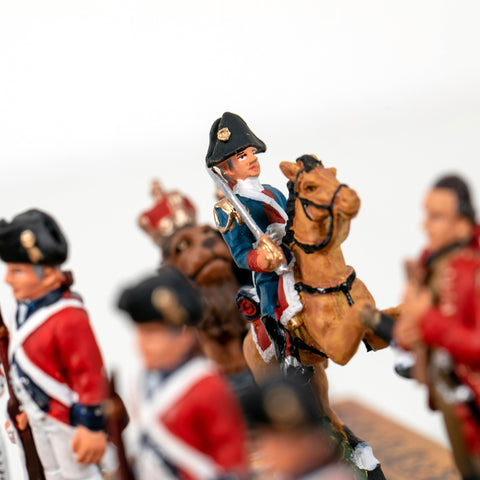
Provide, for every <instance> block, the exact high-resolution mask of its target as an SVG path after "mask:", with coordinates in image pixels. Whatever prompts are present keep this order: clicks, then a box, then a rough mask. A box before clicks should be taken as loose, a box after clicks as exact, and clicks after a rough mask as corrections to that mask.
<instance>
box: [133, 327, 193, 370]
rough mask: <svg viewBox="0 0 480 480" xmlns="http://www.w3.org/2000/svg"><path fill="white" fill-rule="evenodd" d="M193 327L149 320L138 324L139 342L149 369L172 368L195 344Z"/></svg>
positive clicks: (141, 352) (144, 362)
mask: <svg viewBox="0 0 480 480" xmlns="http://www.w3.org/2000/svg"><path fill="white" fill-rule="evenodd" d="M195 342H196V337H195V332H194V331H193V330H192V329H191V328H186V329H178V328H172V327H169V326H167V325H164V324H161V323H157V322H149V323H142V324H138V325H137V344H138V347H139V349H140V354H141V356H142V359H143V365H144V366H145V368H146V369H147V370H156V369H160V370H166V371H168V370H172V369H173V368H175V367H176V366H177V365H179V363H181V362H182V361H183V360H184V359H185V356H186V355H187V354H188V353H189V352H190V351H191V349H192V348H193V346H194V345H195Z"/></svg>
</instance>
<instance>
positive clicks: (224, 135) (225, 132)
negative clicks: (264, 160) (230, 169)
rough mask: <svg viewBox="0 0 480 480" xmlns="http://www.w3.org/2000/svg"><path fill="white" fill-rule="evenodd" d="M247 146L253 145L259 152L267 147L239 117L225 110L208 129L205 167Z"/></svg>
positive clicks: (215, 163)
mask: <svg viewBox="0 0 480 480" xmlns="http://www.w3.org/2000/svg"><path fill="white" fill-rule="evenodd" d="M247 147H255V148H256V149H257V152H259V153H261V152H264V151H265V150H266V149H267V146H266V145H265V143H263V142H262V140H260V139H259V138H258V137H257V136H256V135H255V134H254V133H253V132H252V131H251V130H250V128H248V125H247V124H246V123H245V121H244V120H243V119H242V118H241V117H239V116H238V115H236V114H235V113H230V112H225V113H224V114H223V115H222V117H221V118H218V119H217V120H215V122H214V123H213V125H212V128H211V129H210V144H209V146H208V152H207V156H206V158H205V160H206V162H207V167H208V168H212V167H214V166H215V165H218V164H219V163H222V162H223V161H224V160H227V158H230V157H231V156H232V155H234V154H236V153H238V152H241V151H242V150H245V149H246V148H247Z"/></svg>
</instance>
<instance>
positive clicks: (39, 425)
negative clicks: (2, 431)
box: [12, 369, 118, 480]
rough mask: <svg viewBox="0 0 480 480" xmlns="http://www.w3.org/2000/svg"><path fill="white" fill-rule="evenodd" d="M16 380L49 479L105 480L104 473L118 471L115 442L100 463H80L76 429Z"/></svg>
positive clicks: (17, 390) (14, 382) (15, 385)
mask: <svg viewBox="0 0 480 480" xmlns="http://www.w3.org/2000/svg"><path fill="white" fill-rule="evenodd" d="M12 370H14V369H12ZM12 377H13V378H12V380H13V384H14V388H15V393H16V394H17V397H18V399H19V401H20V403H21V405H22V407H23V410H24V411H25V413H26V414H27V416H28V423H29V424H30V427H31V429H32V434H33V439H34V441H35V446H36V448H37V452H38V456H39V457H40V461H41V462H42V466H43V470H44V472H45V478H46V480H103V478H104V477H103V475H102V471H103V472H104V473H106V474H108V475H110V474H113V472H115V471H116V470H117V468H118V457H117V453H116V449H115V446H114V445H113V444H111V443H109V444H108V445H107V451H106V452H105V455H104V456H103V458H102V460H101V462H100V464H90V465H82V464H80V463H78V462H77V461H76V459H75V457H76V454H75V453H74V452H73V451H72V438H73V435H74V434H75V430H76V428H75V427H72V426H70V425H66V424H65V423H63V422H60V421H59V420H56V419H55V418H52V417H50V416H48V415H47V414H46V413H45V412H43V411H42V410H41V409H40V408H39V407H38V405H37V404H36V403H35V402H34V401H33V400H32V399H31V397H30V395H29V394H28V392H27V391H26V390H25V389H24V388H23V386H20V384H19V382H18V377H17V378H15V377H16V375H12Z"/></svg>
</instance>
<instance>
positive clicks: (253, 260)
mask: <svg viewBox="0 0 480 480" xmlns="http://www.w3.org/2000/svg"><path fill="white" fill-rule="evenodd" d="M257 259H258V253H257V251H256V250H250V251H249V252H248V253H247V265H248V268H249V269H250V270H252V271H254V272H260V273H267V270H262V269H261V268H260V267H259V266H258V263H257Z"/></svg>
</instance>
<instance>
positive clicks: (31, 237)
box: [20, 230, 43, 263]
mask: <svg viewBox="0 0 480 480" xmlns="http://www.w3.org/2000/svg"><path fill="white" fill-rule="evenodd" d="M36 241H37V238H36V237H35V234H34V233H33V232H32V231H31V230H24V231H23V232H22V233H21V234H20V244H21V245H22V247H23V248H24V249H25V250H26V251H27V255H28V258H29V259H30V261H31V262H32V263H38V262H39V261H40V260H42V258H43V254H42V252H41V251H40V249H39V248H38V247H36V246H35V242H36Z"/></svg>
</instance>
